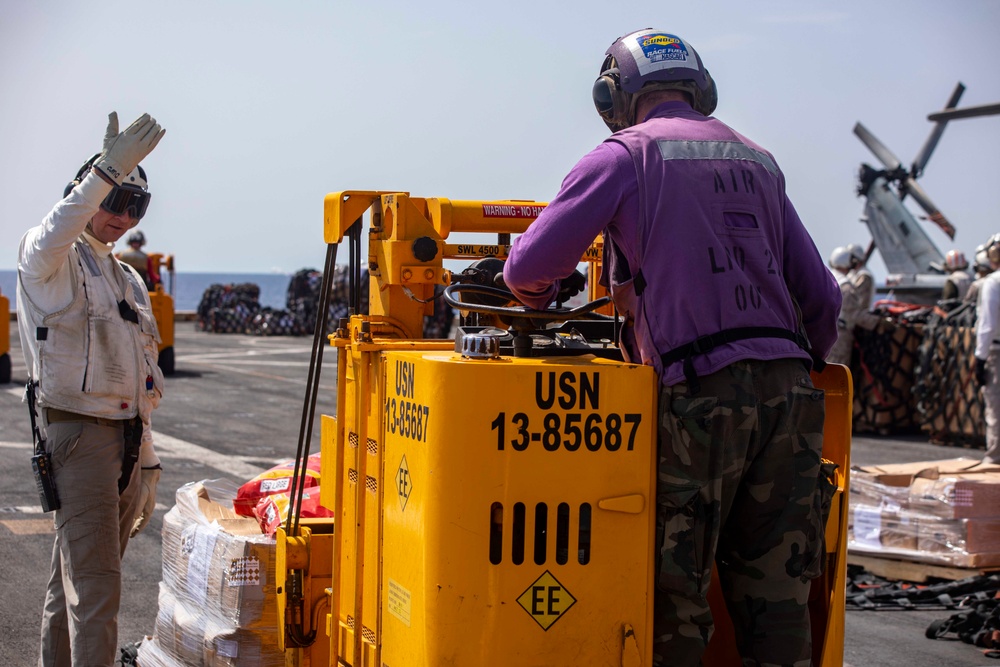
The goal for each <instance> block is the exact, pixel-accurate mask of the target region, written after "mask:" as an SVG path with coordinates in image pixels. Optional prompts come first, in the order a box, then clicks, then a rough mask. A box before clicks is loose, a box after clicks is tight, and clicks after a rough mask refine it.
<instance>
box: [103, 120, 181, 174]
mask: <svg viewBox="0 0 1000 667" xmlns="http://www.w3.org/2000/svg"><path fill="white" fill-rule="evenodd" d="M165 133H166V130H164V129H162V128H161V127H160V126H159V125H157V123H156V119H155V118H152V117H151V116H150V115H149V114H148V113H144V114H142V115H141V116H140V117H139V118H137V119H136V120H135V122H134V123H132V124H131V125H129V126H128V128H127V129H126V130H125V131H124V132H121V133H119V132H118V112H116V111H112V112H111V113H109V114H108V129H107V131H105V133H104V150H103V151H102V152H101V156H100V157H99V158H97V162H95V163H94V168H95V169H98V170H100V172H101V173H102V174H104V175H105V176H107V177H108V178H110V179H111V180H112V181H114V182H115V183H116V184H117V185H121V184H122V180H123V179H124V178H125V177H126V176H128V175H129V174H130V173H131V172H132V170H133V169H135V168H136V167H137V166H139V163H140V162H142V160H143V158H145V157H146V156H147V155H149V154H150V153H151V152H152V151H153V149H154V148H156V144H158V143H160V139H161V138H162V137H163V135H164V134H165Z"/></svg>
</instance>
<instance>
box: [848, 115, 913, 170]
mask: <svg viewBox="0 0 1000 667" xmlns="http://www.w3.org/2000/svg"><path fill="white" fill-rule="evenodd" d="M854 134H856V135H858V139H860V140H861V143H863V144H864V145H865V146H867V147H868V150H870V151H871V152H872V153H874V154H875V157H877V158H878V159H879V162H881V163H882V164H883V165H885V168H886V169H888V170H889V171H896V170H897V169H899V168H900V167H902V164H903V163H902V162H900V161H899V158H898V157H896V156H895V155H893V154H892V151H890V150H889V149H888V148H886V146H885V144H883V143H882V142H881V141H879V140H878V139H876V138H875V135H874V134H872V133H871V132H869V131H868V128H866V127H865V126H864V125H862V124H861V123H857V124H856V125H855V126H854Z"/></svg>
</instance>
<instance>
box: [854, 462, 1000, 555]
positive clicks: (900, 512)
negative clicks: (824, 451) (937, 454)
mask: <svg viewBox="0 0 1000 667" xmlns="http://www.w3.org/2000/svg"><path fill="white" fill-rule="evenodd" d="M848 524H849V533H848V549H849V551H850V552H851V553H852V554H863V555H868V556H878V557H883V558H896V559H900V560H908V561H916V562H921V563H930V564H935V565H946V566H950V567H960V568H993V567H1000V465H996V464H986V463H983V462H982V461H980V460H979V459H972V458H957V459H946V460H943V461H927V462H917V463H899V464H890V465H882V466H864V467H857V466H856V467H854V468H853V469H852V471H851V498H850V510H849V519H848Z"/></svg>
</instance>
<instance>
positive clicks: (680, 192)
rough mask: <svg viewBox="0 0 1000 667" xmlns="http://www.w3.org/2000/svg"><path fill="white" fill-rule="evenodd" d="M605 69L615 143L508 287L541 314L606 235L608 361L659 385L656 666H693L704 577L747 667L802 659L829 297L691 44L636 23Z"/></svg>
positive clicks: (771, 182) (831, 317)
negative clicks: (612, 308) (627, 363)
mask: <svg viewBox="0 0 1000 667" xmlns="http://www.w3.org/2000/svg"><path fill="white" fill-rule="evenodd" d="M605 55H606V57H605V59H604V64H603V66H602V67H601V70H600V74H599V76H598V78H597V81H596V82H595V83H594V87H593V98H594V103H595V105H596V106H597V110H598V113H599V114H600V115H601V117H602V118H603V119H604V122H605V123H606V124H607V125H608V127H609V128H610V129H611V130H612V132H614V134H613V135H612V136H611V137H610V138H609V139H607V140H606V141H605V142H604V143H602V144H601V145H599V146H598V147H597V148H595V149H594V150H593V151H591V152H590V153H588V154H587V155H586V156H584V157H583V158H582V159H581V160H580V161H579V162H578V163H577V164H576V166H574V167H573V169H572V170H571V171H570V173H569V175H568V176H566V178H565V180H564V181H563V183H562V187H561V189H560V190H559V192H558V194H556V196H555V198H554V199H553V200H552V201H551V203H550V204H549V205H548V206H547V207H546V208H545V210H544V211H543V212H542V213H541V215H539V217H538V219H537V220H535V222H534V223H532V224H531V226H530V227H529V228H528V229H527V231H526V232H525V233H524V234H522V235H520V236H519V237H518V238H517V239H516V240H515V242H514V245H513V248H512V249H511V252H510V257H509V259H508V260H507V262H506V265H505V267H504V271H503V279H504V281H505V282H506V285H507V286H508V287H509V288H510V289H511V290H512V291H513V292H514V294H515V295H516V296H517V297H518V298H519V299H520V300H521V301H522V302H523V303H524V304H526V305H528V306H530V307H532V308H545V307H547V306H548V305H549V304H550V303H552V302H553V301H555V300H557V299H560V298H564V297H565V296H566V293H567V291H570V290H567V287H575V286H577V285H582V281H580V277H579V276H577V272H575V271H574V268H575V267H576V266H577V264H578V263H579V262H580V258H581V257H582V256H583V253H584V252H585V251H586V249H587V248H588V247H589V246H590V244H591V243H592V242H593V241H594V238H595V237H596V236H597V235H598V234H602V233H603V236H604V260H603V269H604V275H603V276H602V277H601V282H602V284H604V285H606V286H607V287H609V289H610V292H611V295H612V298H613V299H614V301H615V303H616V305H617V308H618V310H619V312H620V313H622V314H623V316H624V318H625V322H624V325H623V328H622V333H621V340H620V341H619V344H620V347H621V349H622V352H623V355H624V356H625V359H626V360H631V361H633V362H636V363H642V364H647V365H650V366H653V368H655V370H656V372H657V373H658V375H659V379H660V383H661V384H660V396H659V405H660V408H659V423H660V427H659V434H660V438H659V474H658V483H657V501H656V553H655V559H656V589H655V593H654V596H653V597H654V628H653V632H654V637H653V652H654V664H662V665H666V664H669V665H697V664H699V661H700V659H701V655H702V653H703V652H704V650H705V647H706V645H707V643H708V639H709V637H710V635H711V633H712V629H713V621H712V614H711V611H710V609H709V604H708V600H707V593H708V586H709V582H710V580H711V572H712V566H713V563H714V564H717V565H718V568H719V574H720V576H721V578H722V581H723V590H725V591H726V595H727V604H728V608H729V613H730V615H731V617H732V619H733V621H734V624H735V627H736V637H737V644H738V649H739V651H740V653H741V654H742V656H743V660H744V663H745V664H781V665H803V666H804V665H809V664H810V658H811V646H810V644H811V635H810V629H809V627H810V626H809V613H808V609H807V598H808V593H809V580H810V579H811V578H812V577H815V576H817V575H818V574H819V570H820V567H821V565H820V562H821V553H820V552H821V551H822V533H823V523H822V518H821V517H820V516H819V513H818V512H817V511H816V510H815V507H816V505H815V504H814V500H815V499H816V496H815V494H816V493H818V489H819V481H818V480H819V471H820V453H821V450H822V440H823V422H824V401H823V392H822V391H820V390H817V389H816V388H814V387H813V384H812V380H811V379H810V376H809V369H810V366H811V363H812V362H811V360H812V359H813V358H818V359H822V358H823V357H825V356H826V353H827V352H828V351H829V350H830V347H831V346H832V345H833V343H834V341H835V340H836V336H837V313H838V311H839V308H840V290H839V289H838V288H837V284H836V281H835V280H834V279H833V277H832V276H831V275H830V272H829V271H828V270H827V268H826V266H825V265H824V263H823V259H822V257H820V255H819V252H818V251H817V250H816V246H815V245H814V243H813V241H812V239H811V238H810V236H809V234H808V232H807V231H806V229H805V227H804V226H803V224H802V222H801V220H800V219H799V217H798V214H797V213H796V212H795V208H794V207H793V206H792V203H791V201H790V200H789V199H788V197H787V195H786V193H785V178H784V175H783V174H782V172H781V170H780V169H779V168H778V165H777V163H776V161H775V159H774V157H773V156H772V155H771V154H770V153H769V152H767V151H766V150H764V149H763V148H761V147H760V146H759V145H757V144H756V143H754V142H752V141H750V140H749V139H747V138H745V137H744V136H742V135H741V134H739V133H737V132H736V131H735V130H733V129H731V128H729V127H728V126H726V125H725V124H723V123H722V122H721V121H719V120H717V119H715V118H713V117H712V116H711V114H712V112H713V110H714V109H715V106H716V99H717V97H716V87H715V83H714V82H713V80H712V78H711V76H710V75H709V73H708V70H707V69H706V68H705V66H704V64H703V63H702V60H701V58H700V57H699V55H698V54H697V53H696V52H695V50H694V48H693V47H692V46H691V45H690V44H689V43H688V42H686V41H684V40H683V39H681V38H680V37H677V36H676V35H673V34H670V33H668V32H663V31H659V30H652V29H647V30H640V31H637V32H633V33H631V34H629V35H626V36H624V37H621V38H619V39H618V40H616V41H615V42H614V43H613V44H612V45H611V47H610V48H608V50H607V51H606V54H605ZM664 258H669V261H665V260H664ZM764 406H767V407H766V408H765V407H764Z"/></svg>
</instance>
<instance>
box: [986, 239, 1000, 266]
mask: <svg viewBox="0 0 1000 667" xmlns="http://www.w3.org/2000/svg"><path fill="white" fill-rule="evenodd" d="M983 246H984V249H985V250H986V257H987V258H988V259H989V260H990V263H991V264H1000V234H994V235H993V236H991V237H989V238H988V239H986V243H984V244H983Z"/></svg>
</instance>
